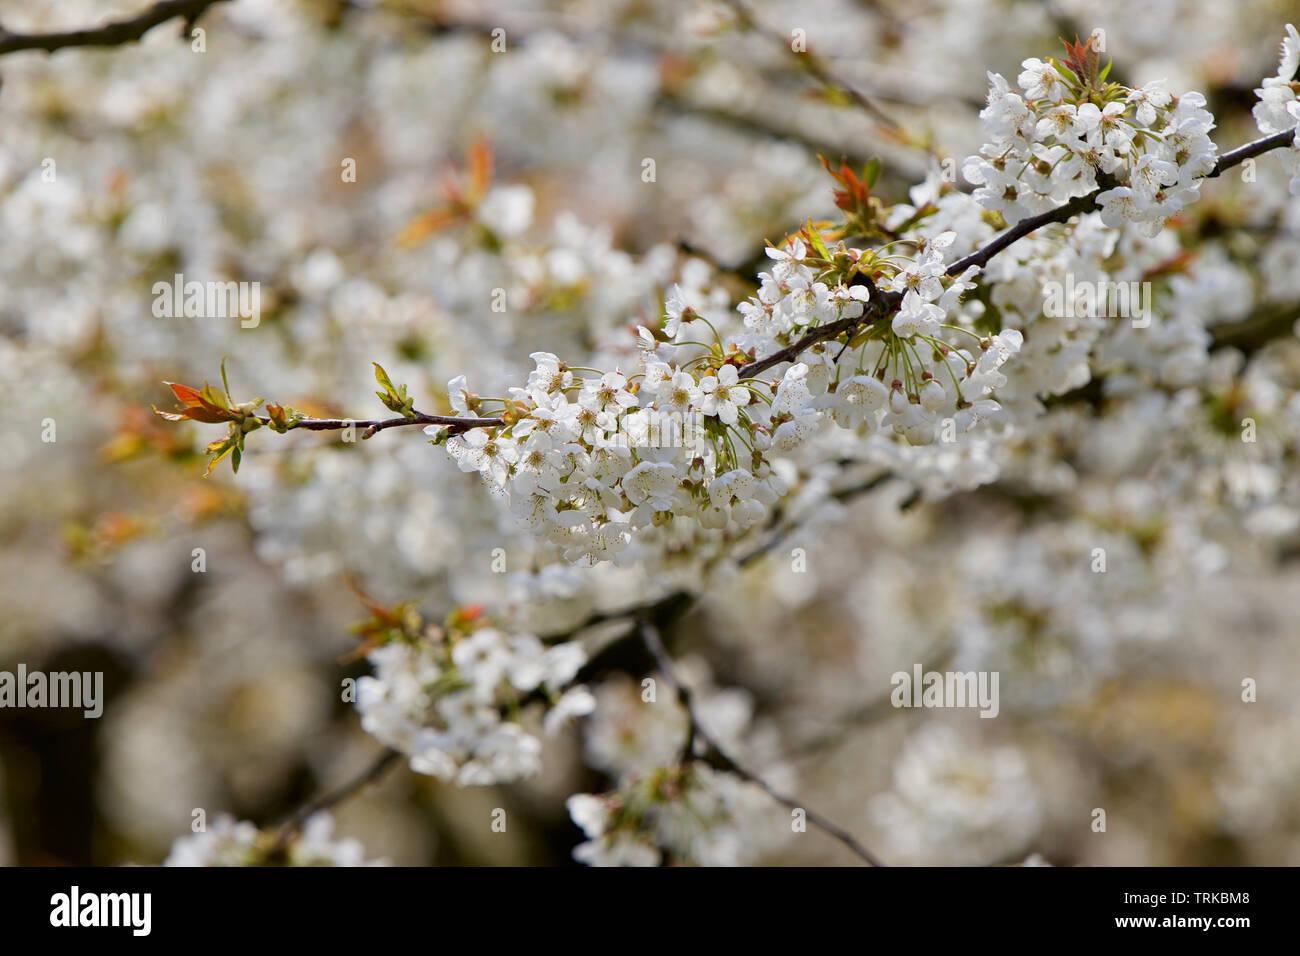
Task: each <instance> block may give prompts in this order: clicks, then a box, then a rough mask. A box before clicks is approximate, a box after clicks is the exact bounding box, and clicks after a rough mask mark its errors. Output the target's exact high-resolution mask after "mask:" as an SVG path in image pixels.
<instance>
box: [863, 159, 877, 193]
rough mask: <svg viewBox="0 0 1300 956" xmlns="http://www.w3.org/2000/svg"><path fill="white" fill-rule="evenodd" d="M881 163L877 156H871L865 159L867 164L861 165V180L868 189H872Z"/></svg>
mask: <svg viewBox="0 0 1300 956" xmlns="http://www.w3.org/2000/svg"><path fill="white" fill-rule="evenodd" d="M880 170H881V163H880V157H879V156H872V157H871V159H870V160H868V161H867V165H865V166H863V167H862V181H863V182H864V183H866V184H867V188H868V189H874V188H875V185H876V180H878V179H879V178H880Z"/></svg>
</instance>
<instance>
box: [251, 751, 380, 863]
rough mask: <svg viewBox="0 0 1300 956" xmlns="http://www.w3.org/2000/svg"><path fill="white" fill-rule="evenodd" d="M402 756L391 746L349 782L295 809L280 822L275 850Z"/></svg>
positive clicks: (357, 791) (353, 794) (287, 843)
mask: <svg viewBox="0 0 1300 956" xmlns="http://www.w3.org/2000/svg"><path fill="white" fill-rule="evenodd" d="M401 756H402V752H401V751H400V750H393V749H391V748H390V749H388V750H385V751H384V752H383V753H381V754H380V755H379V757H378V758H377V759H376V760H374V761H373V762H372V763H371V764H370V766H368V767H367V768H366V769H365V770H363V771H362V772H361V773H359V774H358V775H357V776H355V777H353V778H352V779H351V780H349V781H348V782H347V783H344V784H342V785H340V786H338V787H336V788H335V789H333V790H330V791H328V792H326V793H324V794H322V795H321V796H319V797H317V798H316V799H315V800H311V801H309V802H307V803H304V804H303V805H302V806H301V807H299V808H298V809H297V810H295V811H294V813H293V815H292V816H290V817H289V819H288V820H286V821H285V822H284V823H282V824H280V826H279V828H278V829H277V830H276V834H275V843H274V844H272V850H273V852H274V851H275V850H283V849H284V848H285V847H286V846H288V845H289V842H290V841H291V840H292V839H293V838H294V837H295V836H297V835H298V833H299V831H301V830H302V828H303V826H304V825H305V824H306V823H307V821H308V820H310V819H311V818H312V817H313V816H314V815H315V814H317V813H320V812H321V811H322V810H329V809H331V808H332V807H336V806H338V805H339V804H340V803H342V802H343V801H344V800H347V799H348V798H350V797H352V796H355V795H356V794H357V793H359V792H360V791H361V790H363V789H364V788H365V787H366V786H367V785H368V784H371V783H374V782H375V781H376V780H378V779H379V778H380V777H382V776H383V775H384V774H385V773H387V772H388V771H389V769H390V768H391V767H392V766H393V765H394V764H395V763H396V762H397V761H398V760H399V759H400V758H401Z"/></svg>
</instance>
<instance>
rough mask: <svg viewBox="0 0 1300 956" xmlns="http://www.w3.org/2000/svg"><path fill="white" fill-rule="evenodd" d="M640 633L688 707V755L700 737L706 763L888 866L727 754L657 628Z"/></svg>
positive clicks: (871, 861) (867, 858)
mask: <svg viewBox="0 0 1300 956" xmlns="http://www.w3.org/2000/svg"><path fill="white" fill-rule="evenodd" d="M640 634H641V639H642V640H643V641H644V642H645V646H646V649H647V650H649V651H650V653H651V655H653V656H654V659H655V662H656V664H657V665H658V667H659V671H660V673H662V674H663V675H664V678H665V679H666V680H667V681H668V683H669V684H670V685H672V688H673V690H674V692H675V693H676V694H677V700H678V702H679V703H681V705H682V707H683V708H684V709H685V710H686V715H687V719H688V720H689V723H690V729H689V731H688V737H687V755H688V756H689V754H690V751H691V750H692V749H693V744H694V741H696V740H699V741H700V742H701V743H703V744H704V745H705V747H707V748H708V753H707V756H706V757H705V758H703V759H705V762H706V763H708V764H709V765H710V766H712V767H715V768H716V769H718V770H724V771H726V772H727V773H731V774H734V775H735V776H737V777H740V778H741V779H742V780H744V781H746V782H747V783H751V784H753V785H754V786H756V787H758V788H759V789H760V790H762V791H763V792H764V793H766V794H767V795H768V796H769V797H771V798H772V799H773V800H775V801H776V802H777V803H780V804H783V805H784V806H786V807H788V808H790V809H791V810H802V811H803V813H804V815H805V816H806V817H807V819H808V822H809V823H811V824H812V825H813V826H815V827H817V828H819V829H820V830H822V831H823V832H825V833H827V834H829V835H830V836H832V837H834V838H835V839H836V840H839V841H840V843H842V844H844V845H845V846H846V847H848V848H849V850H851V851H852V852H853V853H854V854H855V855H856V856H858V857H859V858H861V859H862V860H865V861H866V862H867V863H869V864H871V865H872V866H884V865H885V864H884V863H883V862H882V861H881V860H880V858H879V857H877V856H876V855H875V854H873V853H872V852H871V851H870V850H868V849H867V848H866V847H865V846H863V845H862V844H861V843H859V842H858V840H857V839H856V838H855V837H854V836H853V834H851V833H849V831H847V830H845V829H844V828H843V827H841V826H840V825H839V824H837V823H835V822H833V821H832V820H829V819H827V818H826V817H824V816H822V815H821V814H820V813H816V812H814V811H813V810H810V809H809V808H808V807H807V806H805V805H804V804H803V803H801V802H800V801H797V800H794V799H792V798H790V797H787V796H785V795H784V794H782V793H780V792H778V791H777V790H775V789H774V788H773V787H772V786H771V784H769V783H768V782H767V781H766V780H764V779H763V778H762V777H759V776H758V775H757V774H754V773H751V772H750V771H748V770H746V769H745V768H744V767H742V766H740V764H738V763H736V761H735V760H733V759H732V758H731V757H730V756H728V755H727V753H726V751H724V750H723V749H722V748H721V747H720V746H719V745H718V742H717V741H716V740H715V739H714V738H713V737H712V736H711V735H710V734H709V732H708V730H707V729H706V728H705V727H704V725H703V724H702V723H701V722H700V719H699V715H698V714H697V713H696V711H695V707H694V704H693V702H692V698H691V691H690V688H689V687H687V686H686V684H685V683H683V682H682V680H681V678H680V677H678V675H677V669H676V667H675V666H674V664H673V661H672V658H671V657H670V656H669V654H668V651H667V649H666V648H665V647H664V645H663V641H662V640H660V638H659V631H658V629H657V628H656V627H655V626H654V625H653V624H650V623H648V622H643V623H642V624H641V626H640Z"/></svg>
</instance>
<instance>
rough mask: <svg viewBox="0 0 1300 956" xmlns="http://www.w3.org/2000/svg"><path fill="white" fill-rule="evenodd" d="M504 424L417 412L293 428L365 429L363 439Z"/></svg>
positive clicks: (311, 421)
mask: <svg viewBox="0 0 1300 956" xmlns="http://www.w3.org/2000/svg"><path fill="white" fill-rule="evenodd" d="M256 418H257V420H258V421H259V422H261V423H262V424H263V425H269V424H270V423H271V420H270V419H269V418H264V417H262V416H261V415H258V416H256ZM504 424H505V421H504V420H503V419H500V418H453V417H451V416H448V415H426V414H425V413H424V412H415V413H414V415H413V417H411V418H383V419H378V420H374V419H366V420H358V419H352V418H299V419H297V420H296V421H295V422H294V424H293V428H301V429H303V430H305V431H309V432H328V431H337V430H339V429H342V428H349V427H351V428H364V429H365V432H364V433H363V434H362V435H361V437H362V438H369V437H370V436H371V435H373V434H374V433H375V432H382V431H384V430H385V429H388V428H401V427H402V426H405V425H446V426H447V427H449V428H450V429H451V433H452V434H459V433H460V432H463V431H468V430H469V429H471V428H495V427H496V426H497V425H504ZM290 430H292V429H290Z"/></svg>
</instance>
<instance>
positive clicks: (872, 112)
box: [725, 0, 899, 133]
mask: <svg viewBox="0 0 1300 956" xmlns="http://www.w3.org/2000/svg"><path fill="white" fill-rule="evenodd" d="M725 2H726V4H727V6H729V7H731V9H732V10H733V11H734V13H735V15H736V19H737V21H738V22H739V23H740V24H741V25H742V26H744V27H746V28H748V29H750V30H753V31H754V32H755V33H757V34H760V35H762V36H765V37H768V38H769V39H771V40H773V41H775V42H776V43H779V44H781V46H783V47H785V48H786V49H789V50H790V51H791V52H792V53H794V50H793V49H792V48H791V47H790V46H789V44H788V43H787V41H786V38H785V37H783V36H780V35H779V34H776V33H773V32H771V31H769V30H768V29H767V28H766V27H764V26H763V25H762V24H761V23H759V22H758V18H757V17H756V16H755V15H754V12H753V11H752V10H750V8H749V5H748V4H746V3H745V2H744V0H725ZM795 57H796V58H797V60H798V62H799V65H800V66H802V67H803V68H804V69H805V70H807V71H808V74H809V75H810V76H812V77H813V78H814V79H815V80H817V82H818V83H820V84H821V85H822V86H825V87H828V88H830V89H834V90H838V91H839V92H841V93H843V94H844V95H845V96H847V97H848V98H849V99H850V100H852V101H853V104H854V105H855V106H857V107H858V108H859V109H861V110H862V111H863V112H864V113H866V114H867V115H868V116H870V117H871V118H872V119H873V120H875V121H876V122H877V123H879V124H881V125H882V126H885V127H887V128H888V129H891V130H893V131H894V132H895V133H898V132H899V125H898V123H897V122H896V121H895V120H894V119H893V117H891V116H890V115H889V114H888V113H886V112H885V111H884V110H882V109H881V108H880V107H878V106H877V105H876V104H875V103H873V102H872V101H871V100H870V99H868V98H867V97H866V96H865V95H864V94H863V93H862V92H861V91H859V90H858V89H856V88H855V87H854V86H853V85H852V84H850V83H847V82H845V81H844V80H843V79H841V78H840V77H839V76H837V75H836V74H835V73H834V72H833V71H832V70H831V68H830V67H828V66H827V65H826V64H825V63H823V62H822V61H821V59H819V58H818V57H817V56H815V55H813V54H812V53H810V52H808V51H806V50H805V51H804V52H802V53H795Z"/></svg>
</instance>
